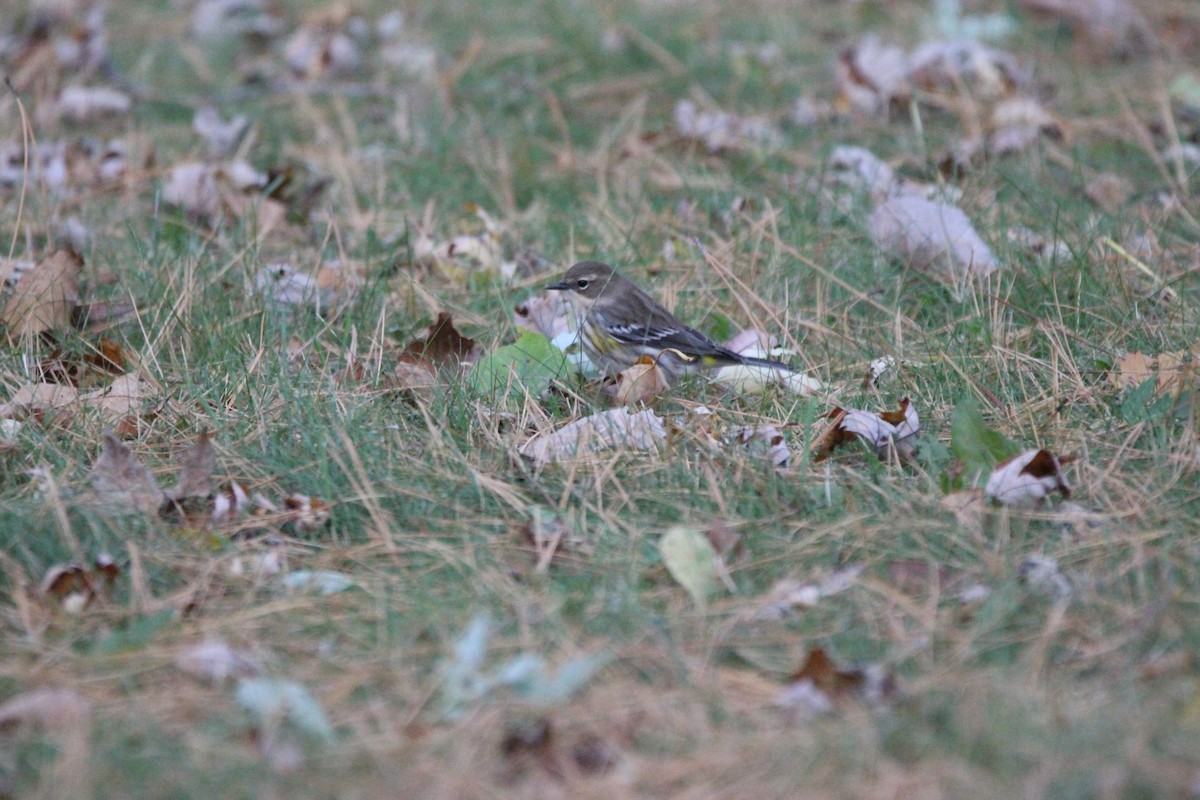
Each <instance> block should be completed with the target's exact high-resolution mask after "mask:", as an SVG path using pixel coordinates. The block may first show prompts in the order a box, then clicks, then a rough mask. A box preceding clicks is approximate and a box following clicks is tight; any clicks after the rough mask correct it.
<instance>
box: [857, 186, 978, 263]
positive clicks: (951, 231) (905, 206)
mask: <svg viewBox="0 0 1200 800" xmlns="http://www.w3.org/2000/svg"><path fill="white" fill-rule="evenodd" d="M867 228H868V231H869V233H870V235H871V240H872V241H873V242H874V243H875V246H876V247H878V248H879V249H880V250H882V251H883V252H884V253H885V254H886V255H888V256H889V257H891V258H894V259H896V260H897V261H900V262H901V263H903V264H904V265H906V266H911V267H912V268H913V269H917V270H920V271H922V272H927V273H930V274H931V275H934V276H935V277H939V278H941V279H942V280H945V281H948V282H950V283H951V284H952V285H955V286H957V285H958V284H959V283H960V282H961V281H962V280H963V279H964V278H967V277H971V276H977V275H980V276H982V275H989V274H991V273H992V272H995V271H996V270H998V269H1000V267H1001V264H1000V262H999V261H998V260H997V259H996V256H995V255H993V254H992V250H991V248H990V247H988V246H987V244H985V243H984V241H983V239H981V238H980V236H979V234H978V233H976V232H975V228H974V226H972V225H971V221H970V220H969V219H968V218H967V215H966V214H964V213H963V212H962V210H961V209H959V208H958V207H956V206H952V205H948V204H946V203H938V202H934V201H932V200H926V199H925V198H923V197H919V196H917V195H913V194H903V195H899V196H897V197H893V198H890V199H888V200H884V201H883V202H882V203H880V204H879V205H878V206H876V207H875V210H874V211H873V212H871V216H870V217H869V218H868V220H867Z"/></svg>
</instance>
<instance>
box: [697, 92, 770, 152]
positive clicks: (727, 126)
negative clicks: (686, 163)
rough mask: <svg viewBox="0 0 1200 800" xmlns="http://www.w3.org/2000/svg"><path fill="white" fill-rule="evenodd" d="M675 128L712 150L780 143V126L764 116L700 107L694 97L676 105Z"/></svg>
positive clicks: (709, 150)
mask: <svg viewBox="0 0 1200 800" xmlns="http://www.w3.org/2000/svg"><path fill="white" fill-rule="evenodd" d="M675 130H676V131H678V133H679V135H680V136H682V137H684V138H686V139H696V140H698V141H700V142H701V143H703V144H704V147H705V149H706V150H708V152H709V153H719V152H721V151H723V150H730V149H738V148H746V147H753V146H766V147H774V146H778V145H779V143H780V142H781V141H782V135H781V134H780V132H779V129H778V128H776V127H775V125H774V124H773V123H771V122H770V121H769V120H767V119H766V118H764V117H741V116H738V115H737V114H732V113H730V112H728V111H708V110H701V109H700V108H697V106H696V104H695V103H694V102H692V101H691V100H680V101H679V102H678V103H676V104H675Z"/></svg>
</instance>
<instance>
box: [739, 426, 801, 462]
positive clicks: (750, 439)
mask: <svg viewBox="0 0 1200 800" xmlns="http://www.w3.org/2000/svg"><path fill="white" fill-rule="evenodd" d="M738 441H740V442H741V443H742V444H743V445H746V446H747V447H749V448H751V449H753V448H755V447H765V448H766V451H767V457H768V458H770V459H771V463H772V464H774V465H775V466H776V467H777V468H779V469H783V468H785V467H787V465H788V462H790V461H791V460H792V451H791V449H790V448H789V447H788V446H787V439H786V438H784V435H783V433H782V432H781V431H780V430H779V428H776V427H775V426H774V425H763V426H760V427H758V428H751V427H748V426H747V427H744V428H742V429H741V430H739V431H738Z"/></svg>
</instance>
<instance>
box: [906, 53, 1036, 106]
mask: <svg viewBox="0 0 1200 800" xmlns="http://www.w3.org/2000/svg"><path fill="white" fill-rule="evenodd" d="M907 69H908V77H909V80H910V81H911V82H912V83H913V84H915V85H916V86H917V87H919V88H920V89H923V90H924V91H927V92H941V93H958V92H960V91H966V92H968V93H969V94H971V95H972V96H973V97H975V98H977V99H990V98H996V97H1003V96H1006V95H1009V94H1011V93H1012V92H1013V91H1015V90H1017V89H1020V88H1024V87H1027V86H1028V85H1029V84H1030V82H1031V81H1030V74H1029V70H1028V69H1025V68H1022V66H1021V64H1020V63H1019V62H1018V61H1017V59H1016V57H1015V56H1014V55H1012V54H1011V53H1007V52H1005V51H1003V50H997V49H996V48H994V47H989V46H987V45H985V44H982V43H980V42H979V41H976V40H974V39H955V40H950V41H945V40H938V41H932V42H926V43H924V44H922V45H920V46H918V47H917V48H916V49H915V50H913V52H912V54H911V55H909V57H908V65H907Z"/></svg>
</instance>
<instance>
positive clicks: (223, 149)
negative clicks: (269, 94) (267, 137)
mask: <svg viewBox="0 0 1200 800" xmlns="http://www.w3.org/2000/svg"><path fill="white" fill-rule="evenodd" d="M192 130H194V131H195V132H196V135H197V136H199V137H200V138H201V139H203V140H204V144H205V146H206V147H207V148H208V157H209V158H210V159H214V160H219V159H225V158H232V157H233V155H234V153H236V152H237V149H238V145H240V144H241V143H242V140H243V139H245V137H246V133H247V131H249V130H250V119H249V118H248V117H247V116H246V115H245V114H238V115H237V116H236V117H234V118H233V119H231V120H229V121H228V122H226V121H225V120H224V119H222V118H221V113H220V112H219V111H217V109H215V108H213V107H212V106H205V107H204V108H201V109H200V110H199V111H197V112H196V114H195V116H193V117H192Z"/></svg>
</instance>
